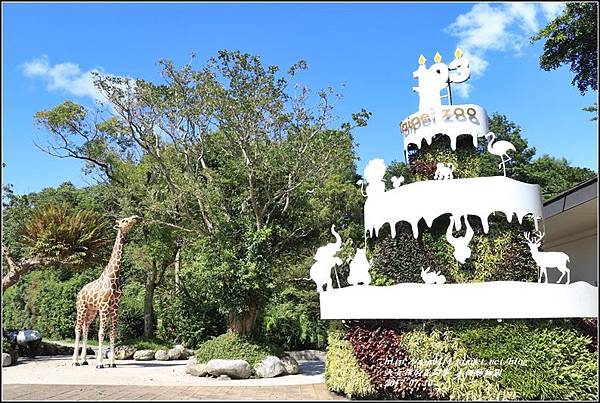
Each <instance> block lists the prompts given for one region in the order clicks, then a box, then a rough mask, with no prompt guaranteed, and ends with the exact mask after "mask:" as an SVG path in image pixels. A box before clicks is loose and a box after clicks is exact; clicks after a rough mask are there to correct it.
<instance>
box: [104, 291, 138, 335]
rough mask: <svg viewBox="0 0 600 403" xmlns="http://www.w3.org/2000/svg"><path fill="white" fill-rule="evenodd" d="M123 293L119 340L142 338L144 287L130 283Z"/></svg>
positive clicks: (120, 308) (120, 304)
mask: <svg viewBox="0 0 600 403" xmlns="http://www.w3.org/2000/svg"><path fill="white" fill-rule="evenodd" d="M121 291H122V295H121V302H120V303H119V317H118V320H117V340H119V341H122V340H126V339H134V338H137V337H141V336H143V334H144V286H143V285H141V284H139V283H129V284H126V285H124V286H123V288H122V290H121ZM96 320H98V319H96ZM94 338H95V337H94Z"/></svg>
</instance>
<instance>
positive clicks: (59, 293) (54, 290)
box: [2, 270, 97, 339]
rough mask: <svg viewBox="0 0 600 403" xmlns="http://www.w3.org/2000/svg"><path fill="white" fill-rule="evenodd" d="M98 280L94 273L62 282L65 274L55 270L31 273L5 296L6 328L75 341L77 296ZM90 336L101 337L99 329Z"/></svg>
mask: <svg viewBox="0 0 600 403" xmlns="http://www.w3.org/2000/svg"><path fill="white" fill-rule="evenodd" d="M63 276H65V275H64V274H63ZM94 278H95V276H94V273H92V272H91V271H86V272H84V273H81V274H74V275H72V277H68V278H61V273H60V272H57V271H54V270H53V271H40V272H33V273H30V274H29V275H28V276H26V278H25V279H24V280H23V281H21V282H19V283H17V285H15V286H14V287H11V288H9V289H8V290H6V292H5V293H4V296H3V298H4V301H3V302H4V303H3V305H2V314H3V326H4V327H5V328H6V329H16V330H20V329H36V330H38V331H39V332H40V333H41V334H42V337H44V338H48V339H62V338H66V337H73V334H74V331H75V320H76V318H77V309H76V307H75V300H76V297H77V293H78V292H79V290H80V289H81V287H83V286H84V285H85V284H87V283H88V282H89V281H92V280H93V279H94ZM90 333H91V334H94V333H97V327H96V326H94V327H93V328H92V329H91V330H90Z"/></svg>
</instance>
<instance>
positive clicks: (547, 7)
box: [540, 1, 565, 21]
mask: <svg viewBox="0 0 600 403" xmlns="http://www.w3.org/2000/svg"><path fill="white" fill-rule="evenodd" d="M540 6H541V7H542V12H543V13H544V16H545V17H546V20H548V21H552V20H553V19H555V18H556V17H558V16H559V15H560V14H562V12H563V10H564V9H565V3H560V2H558V1H553V2H549V3H541V4H540Z"/></svg>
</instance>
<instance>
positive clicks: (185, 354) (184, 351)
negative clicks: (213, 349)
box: [173, 344, 194, 360]
mask: <svg viewBox="0 0 600 403" xmlns="http://www.w3.org/2000/svg"><path fill="white" fill-rule="evenodd" d="M173 349H175V350H179V358H178V359H179V360H187V359H188V358H189V357H192V356H193V355H194V350H190V349H189V348H185V347H184V346H183V345H181V344H178V345H176V346H175V347H173Z"/></svg>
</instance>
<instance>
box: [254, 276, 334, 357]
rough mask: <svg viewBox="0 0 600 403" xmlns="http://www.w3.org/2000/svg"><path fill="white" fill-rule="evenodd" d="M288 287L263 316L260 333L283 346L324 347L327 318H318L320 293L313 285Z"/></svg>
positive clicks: (273, 343) (293, 348)
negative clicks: (303, 287)
mask: <svg viewBox="0 0 600 403" xmlns="http://www.w3.org/2000/svg"><path fill="white" fill-rule="evenodd" d="M312 285H313V284H310V286H311V287H310V289H309V290H306V289H301V288H300V287H293V288H292V287H288V288H287V289H286V290H284V291H283V292H282V293H281V295H280V298H278V299H277V300H275V301H273V302H272V303H270V304H269V305H268V306H267V307H266V309H265V312H264V314H263V316H262V320H261V323H260V334H261V337H262V338H263V339H264V340H265V342H266V343H268V344H271V345H276V346H279V347H281V348H282V349H284V350H305V349H316V350H320V349H324V348H325V345H326V342H327V326H328V323H327V321H324V320H321V318H320V308H319V297H318V294H317V293H316V292H315V291H314V289H313V288H312Z"/></svg>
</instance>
